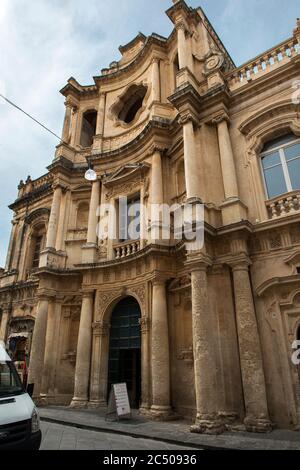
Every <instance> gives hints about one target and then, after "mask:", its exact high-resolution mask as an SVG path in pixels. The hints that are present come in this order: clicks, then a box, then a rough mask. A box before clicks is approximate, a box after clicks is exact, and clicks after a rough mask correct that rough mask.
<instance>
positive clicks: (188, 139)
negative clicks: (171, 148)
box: [182, 116, 200, 200]
mask: <svg viewBox="0 0 300 470" xmlns="http://www.w3.org/2000/svg"><path fill="white" fill-rule="evenodd" d="M182 124H183V143H184V169H185V182H186V195H187V199H188V200H189V199H191V198H199V199H200V175H199V172H200V171H199V158H197V154H196V153H197V152H196V141H195V134H194V124H193V119H192V117H191V116H187V117H186V118H185V119H182Z"/></svg>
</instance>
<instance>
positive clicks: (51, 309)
mask: <svg viewBox="0 0 300 470" xmlns="http://www.w3.org/2000/svg"><path fill="white" fill-rule="evenodd" d="M55 335H56V331H55V302H54V300H51V301H50V302H49V305H48V316H47V331H46V341H45V354H44V366H43V373H42V381H41V394H40V396H41V399H42V400H43V403H45V404H46V403H47V398H48V395H49V385H50V379H51V377H52V373H53V368H54V367H55V364H54V363H53V359H54V338H55Z"/></svg>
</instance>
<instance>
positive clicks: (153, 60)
mask: <svg viewBox="0 0 300 470" xmlns="http://www.w3.org/2000/svg"><path fill="white" fill-rule="evenodd" d="M160 61H161V58H160V57H152V59H151V64H159V63H160Z"/></svg>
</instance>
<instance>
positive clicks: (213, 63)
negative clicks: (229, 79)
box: [204, 49, 225, 74]
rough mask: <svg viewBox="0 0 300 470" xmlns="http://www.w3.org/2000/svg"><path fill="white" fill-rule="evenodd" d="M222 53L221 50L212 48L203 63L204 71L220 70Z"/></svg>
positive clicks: (222, 60)
mask: <svg viewBox="0 0 300 470" xmlns="http://www.w3.org/2000/svg"><path fill="white" fill-rule="evenodd" d="M224 60H225V59H224V55H223V54H221V52H219V51H216V50H214V49H212V50H211V51H210V52H209V54H208V55H207V56H206V60H205V64H204V72H205V73H206V74H210V73H211V72H215V71H217V70H220V69H221V68H222V67H223V65H224Z"/></svg>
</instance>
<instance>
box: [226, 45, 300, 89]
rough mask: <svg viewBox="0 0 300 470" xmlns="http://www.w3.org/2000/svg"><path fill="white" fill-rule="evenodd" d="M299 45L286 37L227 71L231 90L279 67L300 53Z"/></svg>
mask: <svg viewBox="0 0 300 470" xmlns="http://www.w3.org/2000/svg"><path fill="white" fill-rule="evenodd" d="M299 51H300V45H299V43H298V41H297V39H296V38H291V39H288V40H287V41H284V42H282V43H280V44H279V45H278V46H275V47H274V48H272V49H269V50H268V51H266V52H264V53H263V54H262V55H260V56H257V57H255V58H254V59H252V60H251V62H248V63H247V64H244V65H242V66H241V67H239V68H237V69H235V70H233V71H232V70H231V71H230V72H229V73H227V75H226V78H227V83H228V85H229V88H230V89H231V90H234V89H236V88H239V87H242V86H244V85H246V84H247V83H249V82H250V81H252V80H255V79H256V78H259V77H261V76H262V75H264V74H267V73H269V72H271V71H272V70H274V69H275V68H278V67H281V66H282V65H284V64H286V63H287V62H289V61H290V60H291V59H292V58H293V57H294V56H296V55H297V54H300V52H299Z"/></svg>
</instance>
